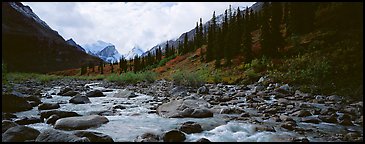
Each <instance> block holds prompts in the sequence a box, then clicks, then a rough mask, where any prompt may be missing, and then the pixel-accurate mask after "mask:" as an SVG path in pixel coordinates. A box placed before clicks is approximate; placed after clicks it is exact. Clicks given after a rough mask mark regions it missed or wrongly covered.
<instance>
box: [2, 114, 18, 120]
mask: <svg viewBox="0 0 365 144" xmlns="http://www.w3.org/2000/svg"><path fill="white" fill-rule="evenodd" d="M1 116H2V117H1V118H2V120H10V119H12V118H17V116H16V115H14V114H12V113H7V112H2V115H1Z"/></svg>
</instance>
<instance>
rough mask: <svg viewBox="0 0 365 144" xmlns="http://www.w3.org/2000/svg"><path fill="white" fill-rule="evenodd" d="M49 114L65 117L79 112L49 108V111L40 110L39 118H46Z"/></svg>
mask: <svg viewBox="0 0 365 144" xmlns="http://www.w3.org/2000/svg"><path fill="white" fill-rule="evenodd" d="M51 115H57V116H58V117H59V118H65V117H73V116H80V115H79V114H77V113H75V112H69V111H60V110H49V111H43V112H41V118H42V119H43V118H48V117H50V116H51Z"/></svg>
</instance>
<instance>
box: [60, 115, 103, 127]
mask: <svg viewBox="0 0 365 144" xmlns="http://www.w3.org/2000/svg"><path fill="white" fill-rule="evenodd" d="M107 122H109V120H108V119H107V118H106V117H105V116H99V115H89V116H77V117H67V118H61V119H58V120H57V121H56V123H55V125H54V127H55V128H56V129H65V130H70V129H71V130H80V129H87V128H90V127H99V126H100V125H101V124H104V123H107Z"/></svg>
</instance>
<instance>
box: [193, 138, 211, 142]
mask: <svg viewBox="0 0 365 144" xmlns="http://www.w3.org/2000/svg"><path fill="white" fill-rule="evenodd" d="M196 142H210V140H208V139H206V138H200V139H198V140H197V141H196Z"/></svg>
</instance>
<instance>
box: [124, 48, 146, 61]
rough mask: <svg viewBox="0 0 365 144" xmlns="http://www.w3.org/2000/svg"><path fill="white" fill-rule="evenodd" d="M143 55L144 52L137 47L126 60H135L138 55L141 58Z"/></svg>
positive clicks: (129, 53) (126, 56) (128, 54)
mask: <svg viewBox="0 0 365 144" xmlns="http://www.w3.org/2000/svg"><path fill="white" fill-rule="evenodd" d="M143 53H144V51H143V50H142V49H141V48H139V47H138V46H135V47H133V49H132V50H130V51H129V52H128V53H127V54H126V55H125V56H124V57H125V59H127V60H130V59H133V58H134V57H135V56H136V55H138V56H141V55H142V54H143Z"/></svg>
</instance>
